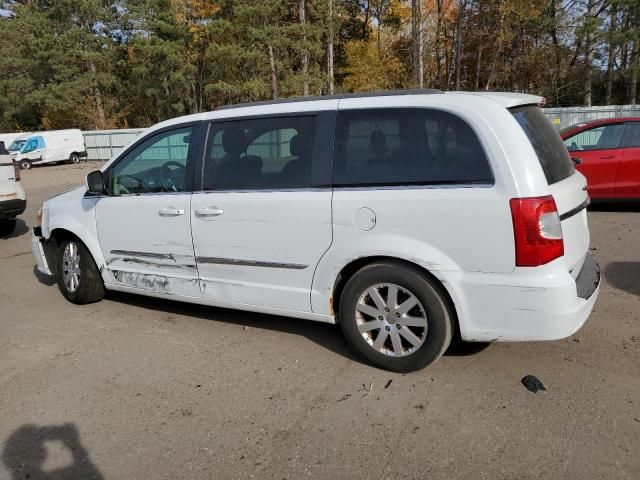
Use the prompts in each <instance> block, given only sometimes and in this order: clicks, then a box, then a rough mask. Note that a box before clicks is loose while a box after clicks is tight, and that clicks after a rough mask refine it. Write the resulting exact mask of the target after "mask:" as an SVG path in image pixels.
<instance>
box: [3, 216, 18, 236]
mask: <svg viewBox="0 0 640 480" xmlns="http://www.w3.org/2000/svg"><path fill="white" fill-rule="evenodd" d="M15 228H16V219H15V218H14V219H12V220H0V237H8V236H9V235H11V234H12V233H13V231H14V230H15Z"/></svg>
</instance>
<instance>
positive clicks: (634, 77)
mask: <svg viewBox="0 0 640 480" xmlns="http://www.w3.org/2000/svg"><path fill="white" fill-rule="evenodd" d="M639 13H640V9H639V8H638V7H634V12H633V30H634V31H635V32H637V31H638V26H639V24H640V15H639ZM639 41H640V40H639V39H638V38H634V40H633V48H632V50H631V58H630V59H629V70H630V78H629V103H630V104H631V105H635V104H636V101H637V96H638V56H639V55H638V42H639Z"/></svg>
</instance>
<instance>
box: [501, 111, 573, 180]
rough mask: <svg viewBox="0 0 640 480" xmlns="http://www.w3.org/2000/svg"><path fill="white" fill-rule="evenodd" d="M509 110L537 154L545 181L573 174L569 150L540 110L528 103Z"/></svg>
mask: <svg viewBox="0 0 640 480" xmlns="http://www.w3.org/2000/svg"><path fill="white" fill-rule="evenodd" d="M510 111H511V113H512V115H513V116H514V117H515V119H516V120H517V121H518V123H519V124H520V126H521V127H522V129H523V130H524V133H526V134H527V137H528V138H529V141H530V142H531V146H532V147H533V149H534V150H535V152H536V154H537V155H538V160H539V161H540V165H541V166H542V171H543V172H544V176H545V177H546V178H547V183H548V184H549V185H551V184H552V183H556V182H559V181H561V180H564V179H565V178H569V177H570V176H571V175H573V172H574V171H575V170H574V168H573V162H572V161H571V157H570V156H569V152H568V151H567V149H566V147H565V146H564V143H563V142H562V138H560V135H559V134H558V132H557V131H556V129H555V128H553V125H552V124H551V122H550V121H549V120H548V119H547V117H545V115H544V113H542V110H540V109H539V108H538V107H535V106H533V105H529V106H525V107H517V108H512V109H510Z"/></svg>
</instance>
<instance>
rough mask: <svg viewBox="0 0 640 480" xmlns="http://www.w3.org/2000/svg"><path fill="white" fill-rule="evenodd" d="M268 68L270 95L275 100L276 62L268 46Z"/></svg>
mask: <svg viewBox="0 0 640 480" xmlns="http://www.w3.org/2000/svg"><path fill="white" fill-rule="evenodd" d="M267 48H268V49H269V67H270V68H271V95H272V97H273V99H274V100H275V99H276V98H278V72H277V71H276V60H275V57H274V55H273V47H272V46H271V45H269V46H268V47H267Z"/></svg>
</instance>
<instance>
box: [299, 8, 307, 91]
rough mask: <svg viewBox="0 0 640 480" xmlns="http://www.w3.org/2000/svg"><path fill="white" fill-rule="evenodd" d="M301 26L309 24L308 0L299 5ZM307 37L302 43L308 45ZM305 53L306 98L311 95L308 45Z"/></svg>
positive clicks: (303, 58)
mask: <svg viewBox="0 0 640 480" xmlns="http://www.w3.org/2000/svg"><path fill="white" fill-rule="evenodd" d="M299 14H300V25H302V26H303V28H304V25H306V23H307V2H306V0H300V3H299ZM306 40H307V37H306V35H303V36H302V41H303V42H304V43H305V44H306ZM303 48H304V53H303V54H302V81H303V84H302V95H304V96H305V97H306V96H308V95H309V78H308V73H309V52H307V50H306V48H307V46H306V45H303Z"/></svg>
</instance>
